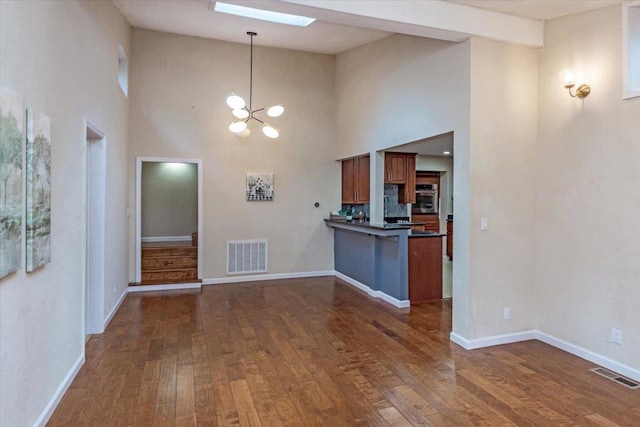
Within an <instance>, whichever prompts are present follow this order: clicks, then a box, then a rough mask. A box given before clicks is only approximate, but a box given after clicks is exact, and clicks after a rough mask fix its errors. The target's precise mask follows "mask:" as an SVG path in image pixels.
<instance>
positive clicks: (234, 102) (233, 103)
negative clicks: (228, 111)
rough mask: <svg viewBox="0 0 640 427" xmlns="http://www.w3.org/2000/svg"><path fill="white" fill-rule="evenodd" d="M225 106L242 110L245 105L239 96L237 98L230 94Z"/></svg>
mask: <svg viewBox="0 0 640 427" xmlns="http://www.w3.org/2000/svg"><path fill="white" fill-rule="evenodd" d="M227 105H228V106H229V107H230V108H232V109H234V110H239V109H241V108H244V106H245V105H247V104H246V103H245V102H244V99H242V97H241V96H238V95H236V94H235V93H232V94H231V95H230V96H229V97H228V98H227Z"/></svg>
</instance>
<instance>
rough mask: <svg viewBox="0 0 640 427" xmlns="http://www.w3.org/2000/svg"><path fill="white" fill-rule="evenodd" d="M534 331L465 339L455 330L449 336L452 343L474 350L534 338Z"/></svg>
mask: <svg viewBox="0 0 640 427" xmlns="http://www.w3.org/2000/svg"><path fill="white" fill-rule="evenodd" d="M536 332H537V331H534V330H529V331H522V332H513V333H510V334H503V335H492V336H489V337H483V338H476V339H472V340H470V339H467V338H465V337H463V336H462V335H458V334H457V333H455V332H451V334H450V335H449V338H450V339H451V341H453V342H454V343H456V344H458V345H459V346H460V347H462V348H464V349H465V350H475V349H477V348H483V347H491V346H494V345H502V344H511V343H514V342H520V341H529V340H535V339H536Z"/></svg>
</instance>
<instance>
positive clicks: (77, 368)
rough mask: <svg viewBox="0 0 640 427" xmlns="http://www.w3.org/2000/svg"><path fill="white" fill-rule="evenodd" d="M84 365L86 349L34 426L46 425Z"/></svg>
mask: <svg viewBox="0 0 640 427" xmlns="http://www.w3.org/2000/svg"><path fill="white" fill-rule="evenodd" d="M82 365H84V350H83V351H82V354H81V355H80V357H79V358H78V360H76V362H75V363H74V364H73V366H72V367H71V370H70V371H69V373H68V374H67V376H66V377H64V379H63V380H62V382H61V383H60V385H59V386H58V389H57V390H56V392H55V393H53V396H51V399H49V402H48V403H47V406H45V407H44V410H43V411H42V412H41V413H40V416H39V417H38V419H37V420H36V421H35V422H34V423H33V425H34V427H40V426H45V425H46V424H47V422H49V419H50V418H51V415H53V412H54V411H55V410H56V408H57V407H58V404H59V403H60V401H61V400H62V397H63V396H64V394H65V393H66V392H67V390H68V389H69V386H70V385H71V383H72V382H73V380H74V378H75V377H76V375H78V372H80V368H82Z"/></svg>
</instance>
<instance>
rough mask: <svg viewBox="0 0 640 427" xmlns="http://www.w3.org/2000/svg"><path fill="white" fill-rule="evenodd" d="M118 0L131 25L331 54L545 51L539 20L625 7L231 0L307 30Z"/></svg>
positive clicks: (193, 0) (505, 1)
mask: <svg viewBox="0 0 640 427" xmlns="http://www.w3.org/2000/svg"><path fill="white" fill-rule="evenodd" d="M113 1H114V3H115V4H116V6H117V7H118V8H119V9H120V11H121V12H122V14H123V15H124V16H125V18H126V19H127V21H128V22H129V24H131V25H132V26H133V27H136V28H145V29H150V30H157V31H164V32H169V33H175V34H183V35H189V36H196V37H204V38H211V39H217V40H225V41H230V42H236V43H249V40H250V39H249V37H248V36H247V35H246V32H247V31H255V32H257V33H258V37H256V38H255V39H254V43H255V44H256V45H259V46H272V47H279V48H285V49H295V50H302V51H308V52H317V53H327V54H337V53H340V52H344V51H346V50H350V49H353V48H355V47H358V46H362V45H365V44H368V43H371V42H373V41H375V40H378V39H381V38H384V37H387V36H388V35H390V34H392V33H393V32H398V33H404V34H411V35H415V36H421V37H431V38H438V39H442V40H449V41H462V40H464V39H466V38H467V37H468V36H469V35H471V34H476V35H480V36H484V37H489V38H493V39H498V40H502V41H506V42H515V43H516V44H524V45H529V46H542V26H541V25H540V21H544V20H548V19H553V18H557V17H560V16H564V15H570V14H574V13H580V12H584V11H587V10H591V9H597V8H601V7H606V6H610V5H614V4H619V3H621V2H622V0H445V1H440V0H414V1H406V0H398V1H393V0H377V1H372V0H349V1H346V0H344V1H343V0H333V1H322V0H283V1H280V0H225V1H226V2H227V3H236V4H241V5H244V6H250V7H257V8H260V9H266V10H273V11H278V12H285V13H293V14H299V15H304V16H311V17H314V18H317V19H318V20H317V21H316V22H314V23H312V24H311V25H309V26H308V27H306V28H300V27H292V26H289V25H282V24H275V23H270V22H265V21H258V20H254V19H249V18H243V17H238V16H232V15H227V14H222V13H218V12H212V11H210V10H209V3H210V2H209V0H113ZM482 9H484V10H482ZM391 15H393V16H391ZM510 15H514V16H510ZM536 25H538V27H537V29H536V28H535V27H536ZM439 26H440V27H439ZM523 29H525V30H523ZM529 31H532V32H533V33H535V31H538V32H539V36H538V38H536V37H533V38H529V37H528V36H529V35H531V34H533V33H530V32H529ZM523 32H524V34H525V35H524V36H523V34H522V33H523Z"/></svg>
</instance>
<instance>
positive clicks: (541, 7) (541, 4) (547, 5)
mask: <svg viewBox="0 0 640 427" xmlns="http://www.w3.org/2000/svg"><path fill="white" fill-rule="evenodd" d="M445 1H448V2H450V3H458V4H462V5H465V6H473V7H479V8H481V9H486V10H492V11H494V12H502V13H508V14H509V15H515V16H520V17H522V18H530V19H537V20H539V21H546V20H549V19H555V18H559V17H561V16H566V15H573V14H574V13H580V12H586V11H588V10H593V9H600V8H602V7H607V6H613V5H616V4H620V3H622V0H445Z"/></svg>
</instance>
